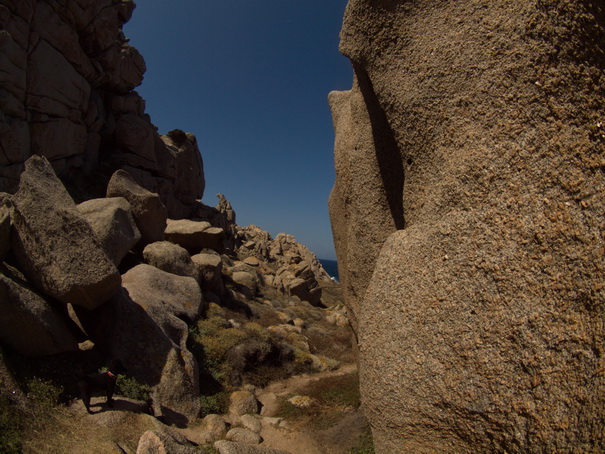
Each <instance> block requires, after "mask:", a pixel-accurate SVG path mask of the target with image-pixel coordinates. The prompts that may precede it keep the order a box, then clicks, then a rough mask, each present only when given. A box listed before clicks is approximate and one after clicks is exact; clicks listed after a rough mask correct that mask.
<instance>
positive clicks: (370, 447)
mask: <svg viewBox="0 0 605 454" xmlns="http://www.w3.org/2000/svg"><path fill="white" fill-rule="evenodd" d="M349 454H375V451H374V439H373V438H372V430H371V429H370V427H369V426H368V427H367V428H366V429H365V430H364V431H363V432H362V433H361V434H360V435H359V438H358V439H357V444H356V445H355V446H353V447H352V448H351V449H350V450H349Z"/></svg>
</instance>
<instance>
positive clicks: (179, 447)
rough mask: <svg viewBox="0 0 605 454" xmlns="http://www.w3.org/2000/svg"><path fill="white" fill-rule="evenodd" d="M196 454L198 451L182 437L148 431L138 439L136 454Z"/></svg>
mask: <svg viewBox="0 0 605 454" xmlns="http://www.w3.org/2000/svg"><path fill="white" fill-rule="evenodd" d="M161 452H166V453H168V452H169V453H171V454H196V453H199V452H200V451H199V449H197V448H196V447H195V446H193V445H192V444H191V443H189V442H188V440H187V439H186V438H184V437H183V436H180V437H179V436H178V435H177V436H174V433H167V432H160V431H155V430H148V431H147V432H145V433H144V434H143V435H141V438H140V439H139V445H138V446H137V454H155V453H161Z"/></svg>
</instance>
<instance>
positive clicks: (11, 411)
mask: <svg viewBox="0 0 605 454" xmlns="http://www.w3.org/2000/svg"><path fill="white" fill-rule="evenodd" d="M24 419H25V418H24V416H23V414H22V413H21V412H20V411H19V409H18V408H17V406H16V405H15V404H13V403H12V402H11V401H9V400H8V399H7V398H6V397H3V396H0V452H2V453H5V454H19V453H20V452H22V441H21V437H22V426H23V423H24Z"/></svg>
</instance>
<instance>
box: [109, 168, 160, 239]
mask: <svg viewBox="0 0 605 454" xmlns="http://www.w3.org/2000/svg"><path fill="white" fill-rule="evenodd" d="M107 197H124V198H125V199H126V200H128V203H130V206H131V207H132V213H133V215H134V220H135V222H136V224H137V227H138V228H139V231H140V232H141V243H142V244H143V245H147V244H150V243H154V242H156V241H162V240H164V229H165V228H166V217H167V214H166V208H165V207H164V204H163V203H162V201H161V200H160V196H159V195H157V194H154V193H153V192H149V191H148V190H147V189H145V188H143V187H142V186H140V185H139V184H137V183H136V182H135V181H134V180H133V179H132V177H131V176H130V175H129V174H128V172H126V171H125V170H118V171H117V172H115V173H114V174H113V176H112V177H111V180H109V184H108V185H107Z"/></svg>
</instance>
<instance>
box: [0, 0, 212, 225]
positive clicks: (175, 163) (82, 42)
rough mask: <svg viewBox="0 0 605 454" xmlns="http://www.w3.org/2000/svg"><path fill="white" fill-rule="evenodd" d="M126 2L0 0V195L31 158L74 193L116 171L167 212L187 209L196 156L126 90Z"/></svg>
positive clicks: (132, 66)
mask: <svg viewBox="0 0 605 454" xmlns="http://www.w3.org/2000/svg"><path fill="white" fill-rule="evenodd" d="M134 8H135V4H134V2H133V1H132V0H94V1H93V0H61V1H52V2H48V1H43V0H0V74H2V76H1V78H0V191H5V192H14V191H15V190H16V188H17V186H18V182H19V174H20V173H21V172H22V170H23V163H24V162H25V161H26V160H27V158H29V157H30V156H32V155H34V154H37V155H41V156H45V157H46V158H47V159H48V160H49V161H50V162H51V164H52V166H53V168H54V170H55V172H57V174H58V175H59V177H61V179H63V181H65V182H66V183H67V184H69V185H70V186H72V188H73V191H72V192H74V193H76V194H77V195H81V196H82V199H85V198H91V197H101V196H103V191H104V188H105V186H106V183H107V180H108V179H109V177H110V176H111V174H112V173H113V171H115V170H117V169H120V168H121V169H125V170H127V171H128V172H129V173H130V175H131V176H132V177H133V178H134V179H135V181H136V182H137V183H139V184H140V185H141V186H143V187H145V188H146V189H148V190H150V191H152V192H156V193H159V194H160V196H161V198H162V202H163V203H164V205H165V206H166V208H167V209H168V211H169V214H170V216H171V217H173V218H178V217H185V216H188V215H190V214H191V213H192V211H193V205H195V201H196V199H200V198H201V196H202V194H203V192H204V185H205V183H204V174H203V164H202V160H201V156H200V153H199V150H198V147H197V142H196V139H195V137H194V136H193V135H192V134H186V133H184V132H182V131H178V130H176V131H172V132H171V133H169V134H168V135H167V136H160V135H158V133H157V131H156V128H155V127H154V126H153V124H152V123H151V120H150V118H149V116H148V115H146V114H145V101H144V100H143V99H142V98H141V97H140V96H139V95H138V94H137V92H136V91H133V90H134V88H135V87H137V86H138V85H140V83H141V81H142V80H143V74H144V72H145V62H144V60H143V57H142V56H141V55H140V54H139V52H137V50H136V49H135V48H134V47H132V46H130V45H129V44H128V40H127V39H126V38H125V37H124V34H123V33H122V26H123V24H124V23H125V22H127V21H128V20H129V19H130V17H131V15H132V12H133V10H134ZM92 181H96V182H97V184H96V185H95V184H91V182H92ZM82 192H84V193H83V194H82Z"/></svg>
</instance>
